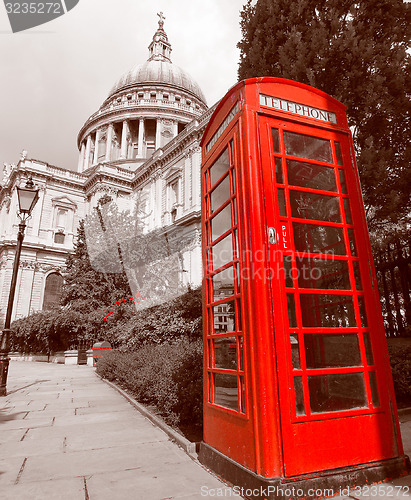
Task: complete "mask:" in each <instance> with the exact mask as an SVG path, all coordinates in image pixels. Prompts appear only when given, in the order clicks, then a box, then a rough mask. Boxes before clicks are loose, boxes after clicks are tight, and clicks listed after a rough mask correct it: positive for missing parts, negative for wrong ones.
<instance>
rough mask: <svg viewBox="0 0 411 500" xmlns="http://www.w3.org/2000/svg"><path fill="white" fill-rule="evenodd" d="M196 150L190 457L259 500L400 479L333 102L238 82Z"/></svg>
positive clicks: (296, 87) (348, 165)
mask: <svg viewBox="0 0 411 500" xmlns="http://www.w3.org/2000/svg"><path fill="white" fill-rule="evenodd" d="M202 150H203V164H202V203H203V205H202V213H203V221H202V224H203V266H204V282H203V290H204V292H203V293H204V441H203V443H202V444H201V449H200V455H199V456H200V460H201V461H202V462H203V463H205V464H206V465H208V466H210V467H211V468H213V469H214V470H215V471H216V472H217V473H219V474H221V475H222V476H224V477H225V478H226V479H228V480H229V481H231V482H232V483H234V484H237V485H240V486H244V487H248V488H252V489H254V490H255V488H256V487H257V488H258V487H259V486H261V487H262V486H270V491H269V495H267V498H268V497H269V498H276V494H277V495H278V496H279V497H281V498H284V496H283V494H284V491H285V490H284V488H290V485H293V486H294V487H295V490H294V493H293V495H294V496H295V498H297V497H306V498H308V497H309V498H314V497H315V495H313V493H312V492H311V493H310V492H309V489H310V488H311V489H312V488H313V487H314V488H315V489H318V488H322V487H323V488H334V493H335V494H337V493H339V490H338V488H339V487H340V486H344V485H346V484H355V485H358V484H361V483H365V482H375V481H381V480H384V479H387V478H390V477H396V476H399V475H401V474H405V473H406V472H407V468H408V464H409V462H408V457H405V456H404V454H403V448H402V443H401V437H400V431H399V425H398V418H397V410H396V403H395V396H394V391H393V385H392V377H391V371H390V366H389V358H388V352H387V347H386V341H385V334H384V327H383V322H382V315H381V311H380V305H379V296H378V289H377V282H376V277H375V271H374V268H373V261H372V256H371V250H370V244H369V238H368V232H367V226H366V219H365V213H364V208H363V203H362V198H361V191H360V184H359V179H358V173H357V169H356V165H355V160H354V152H353V145H352V139H351V136H350V132H349V128H348V124H347V119H346V114H345V106H344V105H343V104H341V103H340V102H338V101H336V100H335V99H333V98H332V97H330V96H328V95H327V94H325V93H324V92H321V91H319V90H316V89H314V88H312V87H309V86H307V85H304V84H300V83H297V82H294V81H290V80H283V79H280V78H271V77H265V78H254V79H250V80H245V81H243V82H240V83H238V84H237V85H236V86H235V87H233V88H232V89H231V90H230V91H229V92H228V93H227V94H226V96H225V97H224V98H223V99H222V100H221V102H220V103H219V104H218V106H217V108H216V110H215V111H214V114H213V115H212V117H211V120H210V122H209V124H208V127H207V129H206V131H205V133H204V136H203V139H202ZM278 488H282V489H283V491H282V492H281V494H280V493H278ZM262 491H263V492H264V490H262ZM289 491H291V490H289ZM276 492H277V493H276ZM297 493H298V494H297ZM302 493H303V494H302ZM293 495H291V496H289V497H287V498H294V496H293ZM256 498H263V497H260V496H256Z"/></svg>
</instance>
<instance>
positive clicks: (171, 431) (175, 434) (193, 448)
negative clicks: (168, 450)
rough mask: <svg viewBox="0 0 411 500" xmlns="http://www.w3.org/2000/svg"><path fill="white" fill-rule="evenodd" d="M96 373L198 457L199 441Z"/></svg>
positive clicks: (182, 446) (172, 438) (189, 452)
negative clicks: (186, 434)
mask: <svg viewBox="0 0 411 500" xmlns="http://www.w3.org/2000/svg"><path fill="white" fill-rule="evenodd" d="M96 375H97V376H98V377H99V378H100V379H101V380H102V381H103V382H105V383H106V384H108V385H109V386H110V387H112V388H113V389H115V390H116V391H117V392H119V393H120V394H121V395H122V396H123V397H124V398H125V399H127V401H128V402H129V403H131V404H132V405H133V406H134V408H135V409H136V410H137V411H139V412H140V413H141V414H142V415H143V416H144V417H146V418H148V420H150V421H151V422H152V423H153V424H154V425H156V426H157V427H159V428H160V429H161V430H162V431H163V432H165V433H166V434H167V435H168V437H169V438H170V439H171V441H174V442H175V443H176V444H178V446H180V448H182V449H183V450H184V451H185V452H186V453H187V455H190V456H191V457H192V458H197V443H193V442H192V441H189V440H188V439H187V438H185V437H184V436H182V435H181V434H179V433H178V432H177V431H175V430H174V429H172V428H171V427H170V426H169V425H167V424H166V423H165V422H164V420H162V419H161V418H160V417H158V416H157V415H153V413H151V412H150V411H149V410H148V409H147V408H146V407H145V406H143V405H142V404H141V403H139V402H138V401H136V400H135V399H134V398H132V397H131V396H130V395H129V394H127V392H126V391H124V390H123V389H121V388H120V387H118V386H117V385H116V384H114V383H113V382H110V381H109V380H106V379H105V378H103V377H101V376H100V375H99V374H98V373H96Z"/></svg>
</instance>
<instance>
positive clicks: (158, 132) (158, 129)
mask: <svg viewBox="0 0 411 500" xmlns="http://www.w3.org/2000/svg"><path fill="white" fill-rule="evenodd" d="M158 148H161V119H160V118H157V120H156V145H155V148H154V149H158Z"/></svg>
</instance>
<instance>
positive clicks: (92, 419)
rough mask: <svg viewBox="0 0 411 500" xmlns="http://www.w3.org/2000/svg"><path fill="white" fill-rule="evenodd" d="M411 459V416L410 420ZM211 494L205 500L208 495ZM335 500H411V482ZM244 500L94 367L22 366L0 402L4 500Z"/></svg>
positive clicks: (16, 366) (403, 418) (408, 447)
mask: <svg viewBox="0 0 411 500" xmlns="http://www.w3.org/2000/svg"><path fill="white" fill-rule="evenodd" d="M400 423H401V434H402V437H403V442H404V448H405V453H406V454H408V455H409V456H411V410H410V411H405V412H402V413H401V414H400ZM205 492H209V495H207V496H205V495H204V493H205ZM335 493H336V494H337V495H338V494H339V493H342V494H340V495H339V496H334V497H333V498H334V500H352V499H358V500H376V499H379V498H384V499H385V500H391V499H399V498H407V499H408V500H411V476H406V477H403V478H399V479H396V480H394V481H392V482H391V483H384V484H380V485H376V486H375V488H374V489H369V490H367V489H366V488H364V489H362V490H359V489H355V490H350V491H346V490H345V491H343V492H335ZM210 497H225V498H237V499H241V497H239V496H238V495H234V494H233V492H232V491H231V490H230V488H229V487H228V486H227V485H226V484H225V483H223V482H222V481H221V480H220V479H218V478H217V477H215V476H214V475H213V474H212V473H211V472H210V471H207V470H206V469H205V468H204V467H202V466H201V465H200V464H199V463H198V462H197V461H196V460H194V459H193V458H190V457H189V456H188V455H187V454H186V453H185V452H184V451H183V450H182V449H180V448H179V447H178V446H177V445H176V444H175V443H173V442H171V441H170V440H169V438H168V436H167V435H166V434H165V433H164V432H163V431H162V430H160V429H159V428H157V427H156V426H154V425H153V424H152V423H151V422H150V421H149V420H148V419H147V418H145V417H144V416H143V415H141V414H140V413H139V412H138V411H137V410H136V409H135V408H134V406H132V405H131V404H130V403H129V402H128V401H127V400H126V399H125V398H123V396H121V395H120V394H119V393H118V392H117V391H116V390H115V389H113V388H112V387H110V386H109V385H107V384H106V383H105V382H103V381H102V380H101V379H100V378H99V377H97V375H96V374H95V371H94V369H93V368H90V367H88V366H65V365H56V364H52V363H50V364H47V363H33V362H21V361H12V362H11V363H10V370H9V379H8V395H7V396H6V397H4V398H0V500H11V499H13V500H25V499H30V500H37V499H38V500H106V499H107V500H108V499H110V500H171V499H182V500H198V499H201V498H210Z"/></svg>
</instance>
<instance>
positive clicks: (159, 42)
mask: <svg viewBox="0 0 411 500" xmlns="http://www.w3.org/2000/svg"><path fill="white" fill-rule="evenodd" d="M157 15H158V17H159V18H160V19H159V20H158V29H157V31H156V32H155V33H154V36H153V41H152V42H151V43H150V45H149V47H148V50H149V58H148V60H149V61H166V62H170V63H171V59H170V55H171V50H172V49H171V44H170V42H169V41H168V38H167V34H166V32H165V31H164V29H163V26H164V19H165V16H164V14H163V13H162V12H159V13H158V14H157Z"/></svg>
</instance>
